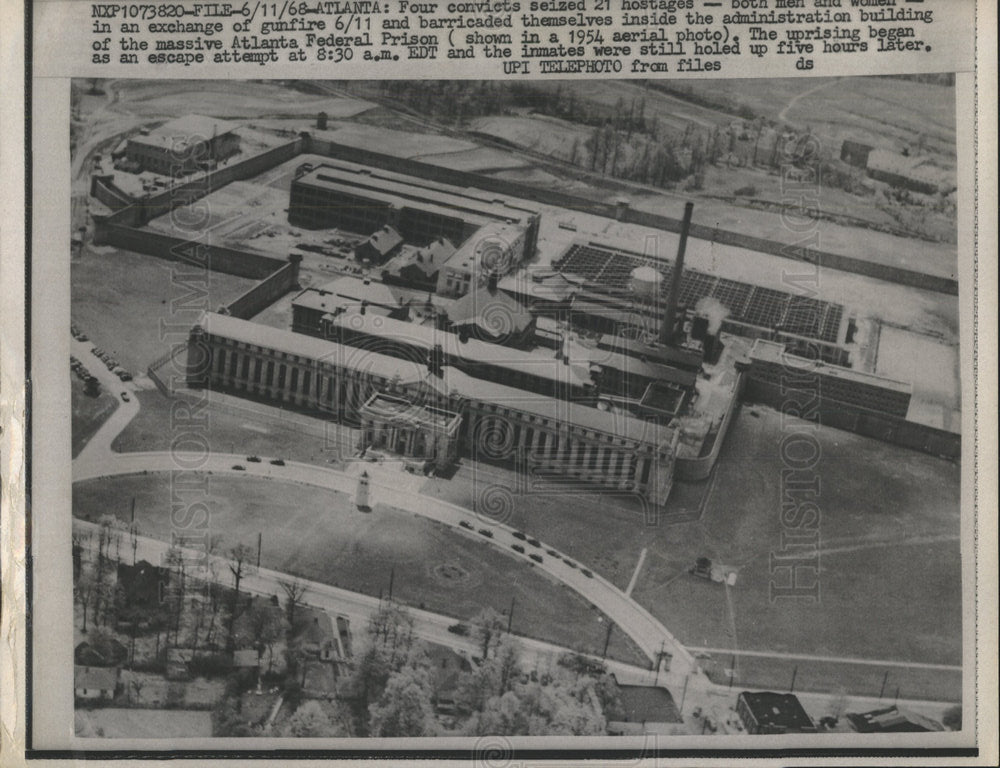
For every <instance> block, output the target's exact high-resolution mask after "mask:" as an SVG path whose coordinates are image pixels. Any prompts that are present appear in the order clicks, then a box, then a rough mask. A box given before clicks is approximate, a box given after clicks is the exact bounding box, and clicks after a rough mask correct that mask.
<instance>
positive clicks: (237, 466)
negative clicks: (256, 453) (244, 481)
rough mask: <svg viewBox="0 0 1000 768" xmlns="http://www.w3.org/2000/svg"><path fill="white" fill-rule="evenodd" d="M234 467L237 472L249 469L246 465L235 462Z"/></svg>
mask: <svg viewBox="0 0 1000 768" xmlns="http://www.w3.org/2000/svg"><path fill="white" fill-rule="evenodd" d="M233 469H235V470H236V471H237V472H246V470H247V468H246V467H244V466H243V465H242V464H233Z"/></svg>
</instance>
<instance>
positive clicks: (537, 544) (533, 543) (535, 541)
mask: <svg viewBox="0 0 1000 768" xmlns="http://www.w3.org/2000/svg"><path fill="white" fill-rule="evenodd" d="M528 543H529V544H530V545H531V546H533V547H540V546H542V544H541V542H540V541H538V539H528Z"/></svg>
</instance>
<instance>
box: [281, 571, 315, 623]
mask: <svg viewBox="0 0 1000 768" xmlns="http://www.w3.org/2000/svg"><path fill="white" fill-rule="evenodd" d="M278 584H280V585H281V590H282V591H283V592H284V593H285V615H286V616H287V617H288V628H289V629H290V630H291V631H292V632H294V631H295V611H296V609H297V608H298V607H299V606H300V605H302V598H303V597H305V594H306V592H308V591H309V587H308V586H307V585H306V584H303V583H302V582H301V581H299V580H298V579H292V580H291V581H284V580H282V581H279V582H278Z"/></svg>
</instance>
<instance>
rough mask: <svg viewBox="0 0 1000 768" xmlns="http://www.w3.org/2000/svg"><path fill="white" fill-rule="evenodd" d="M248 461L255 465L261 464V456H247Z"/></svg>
mask: <svg viewBox="0 0 1000 768" xmlns="http://www.w3.org/2000/svg"><path fill="white" fill-rule="evenodd" d="M247 461H251V462H253V463H254V464H260V456H247Z"/></svg>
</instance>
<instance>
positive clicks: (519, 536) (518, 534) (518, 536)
mask: <svg viewBox="0 0 1000 768" xmlns="http://www.w3.org/2000/svg"><path fill="white" fill-rule="evenodd" d="M511 536H513V537H514V538H515V539H520V540H521V541H524V540H525V539H527V538H528V537H527V536H525V535H524V534H523V533H521V532H520V531H514V532H513V533H512V534H511Z"/></svg>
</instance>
